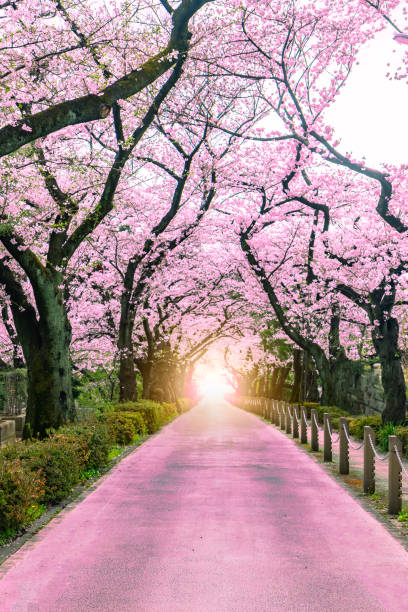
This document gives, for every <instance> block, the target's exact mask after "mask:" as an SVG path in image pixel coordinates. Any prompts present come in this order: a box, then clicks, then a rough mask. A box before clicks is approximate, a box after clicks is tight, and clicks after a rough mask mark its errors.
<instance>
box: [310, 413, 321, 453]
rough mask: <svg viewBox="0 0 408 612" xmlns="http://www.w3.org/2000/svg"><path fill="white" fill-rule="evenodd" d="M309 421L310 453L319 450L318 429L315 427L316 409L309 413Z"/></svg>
mask: <svg viewBox="0 0 408 612" xmlns="http://www.w3.org/2000/svg"><path fill="white" fill-rule="evenodd" d="M310 421H311V433H310V438H311V439H310V446H311V447H312V451H318V450H319V428H318V426H317V411H316V408H312V410H311V413H310Z"/></svg>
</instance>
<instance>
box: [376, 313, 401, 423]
mask: <svg viewBox="0 0 408 612" xmlns="http://www.w3.org/2000/svg"><path fill="white" fill-rule="evenodd" d="M372 337H373V343H374V347H375V350H376V353H377V355H378V357H379V360H380V364H381V380H382V384H383V388H384V397H385V409H384V411H383V413H382V420H383V423H388V422H391V423H395V424H397V423H402V422H404V421H405V418H406V417H405V413H406V395H405V379H404V373H403V370H402V364H401V353H400V349H399V346H398V338H399V325H398V321H397V319H395V318H394V317H389V318H388V319H386V320H384V321H383V322H382V324H381V325H380V326H379V327H375V329H374V331H373V335H372Z"/></svg>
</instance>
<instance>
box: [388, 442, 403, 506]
mask: <svg viewBox="0 0 408 612" xmlns="http://www.w3.org/2000/svg"><path fill="white" fill-rule="evenodd" d="M395 447H396V448H397V450H398V452H399V455H400V457H401V454H402V443H401V440H400V439H399V438H398V436H388V450H389V451H390V455H389V460H388V461H389V463H388V513H389V514H398V513H399V512H401V508H402V492H401V466H400V462H399V461H398V457H397V453H396V452H395Z"/></svg>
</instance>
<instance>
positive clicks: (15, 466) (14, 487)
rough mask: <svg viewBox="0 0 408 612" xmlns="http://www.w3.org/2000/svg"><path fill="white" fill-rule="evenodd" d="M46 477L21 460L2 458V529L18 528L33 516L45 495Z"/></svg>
mask: <svg viewBox="0 0 408 612" xmlns="http://www.w3.org/2000/svg"><path fill="white" fill-rule="evenodd" d="M43 487H44V477H43V476H42V475H41V472H40V471H39V470H37V472H34V473H33V472H32V471H31V470H30V469H27V468H26V466H25V465H24V464H23V463H22V462H21V461H20V460H19V459H14V460H9V459H3V460H2V459H1V458H0V531H3V532H6V533H7V531H9V530H18V529H20V528H21V527H24V525H27V524H28V523H29V522H30V521H31V520H32V517H33V509H34V508H35V505H36V504H37V503H38V502H39V501H40V499H41V498H42V496H43V493H44V490H43Z"/></svg>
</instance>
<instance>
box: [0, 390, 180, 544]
mask: <svg viewBox="0 0 408 612" xmlns="http://www.w3.org/2000/svg"><path fill="white" fill-rule="evenodd" d="M182 406H183V410H187V409H188V408H189V407H190V405H189V404H188V402H187V401H186V400H183V401H182ZM177 414H178V412H177V409H176V405H175V404H158V403H156V402H152V401H150V400H140V401H139V402H127V403H125V404H115V405H114V406H113V407H112V406H106V407H105V409H104V410H98V411H97V412H96V413H95V414H94V415H90V416H88V417H87V418H86V419H84V420H81V421H79V422H77V423H71V424H69V425H66V426H64V427H61V428H60V429H58V430H57V431H54V432H51V433H50V436H49V437H48V438H46V439H44V440H41V441H40V440H34V441H25V442H20V443H17V444H16V445H15V446H8V447H5V448H2V449H0V541H1V540H2V538H3V536H4V534H10V531H11V532H13V531H14V532H16V531H18V530H19V529H21V528H22V527H24V526H25V525H27V524H29V523H30V522H32V520H34V519H35V518H36V517H37V516H39V515H40V514H41V512H42V505H43V509H45V507H46V505H50V504H53V503H56V502H59V501H61V500H62V499H64V498H66V497H67V496H68V495H69V494H70V493H71V491H72V489H73V487H75V486H76V485H77V484H78V483H79V482H80V481H81V479H83V478H86V477H87V474H89V473H92V472H95V471H97V470H98V469H99V468H102V467H103V466H105V465H106V464H107V463H108V456H109V453H110V451H111V450H112V449H113V450H114V449H115V447H116V446H117V445H124V444H129V443H131V442H134V441H135V440H136V439H138V438H139V437H140V436H144V435H146V434H147V433H149V434H150V433H154V432H156V431H157V430H158V429H159V428H160V427H161V426H162V425H163V424H164V423H166V422H168V421H169V420H170V419H172V418H174V417H175V416H177Z"/></svg>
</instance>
